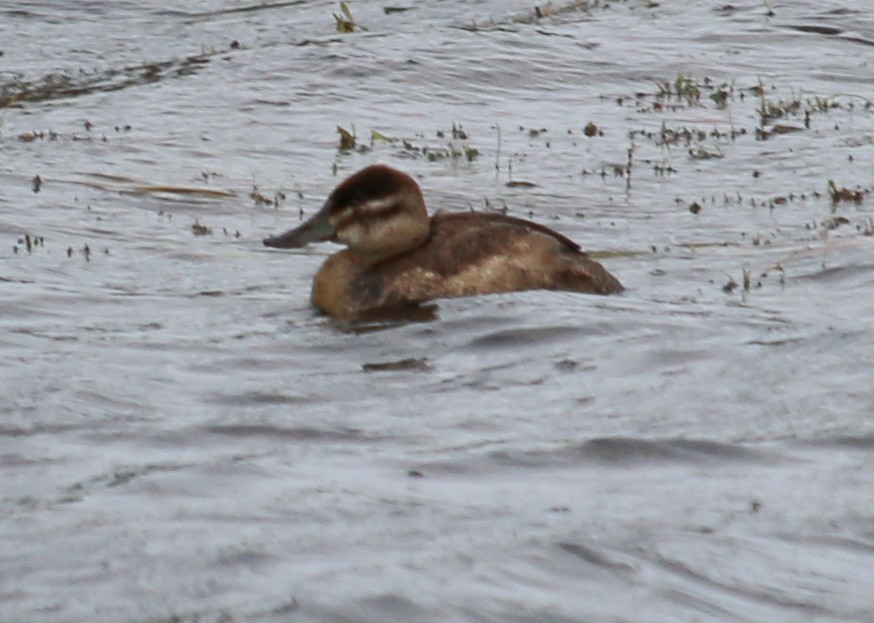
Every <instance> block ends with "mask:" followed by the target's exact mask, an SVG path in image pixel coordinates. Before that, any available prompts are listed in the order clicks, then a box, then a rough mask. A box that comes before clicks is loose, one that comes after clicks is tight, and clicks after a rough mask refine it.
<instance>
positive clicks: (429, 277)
mask: <svg viewBox="0 0 874 623" xmlns="http://www.w3.org/2000/svg"><path fill="white" fill-rule="evenodd" d="M351 288H352V290H354V292H350V293H351V294H352V295H353V298H355V299H357V300H362V301H367V305H368V306H373V307H385V306H394V305H399V304H403V303H417V302H422V301H427V300H431V299H435V298H451V297H457V296H471V295H476V294H493V293H497V292H512V291H518V290H534V289H549V290H572V291H578V292H588V293H597V294H608V293H612V292H619V291H621V290H622V286H621V285H620V284H619V282H618V281H617V280H616V279H615V278H614V277H613V276H612V275H610V274H609V273H608V272H607V271H606V270H605V269H604V268H603V267H602V266H601V265H600V264H599V263H598V262H595V261H594V260H592V259H590V258H588V257H587V256H586V254H585V253H583V252H582V251H581V250H580V247H579V245H578V244H576V243H575V242H573V241H572V240H570V239H569V238H567V237H565V236H562V235H561V234H559V233H558V232H555V231H553V230H551V229H549V228H548V227H544V226H543V225H538V224H537V223H532V222H531V221H526V220H524V219H519V218H514V217H511V216H504V215H501V214H489V213H481V212H457V213H438V214H436V215H435V216H433V217H432V219H431V237H430V238H429V239H428V241H427V242H426V243H425V244H424V245H423V246H422V247H420V248H419V249H416V250H414V251H412V252H410V253H408V254H406V255H403V256H401V257H397V258H392V259H390V260H387V261H385V262H382V263H380V264H377V265H375V266H373V267H371V268H370V269H368V270H366V271H364V272H363V273H361V274H360V275H359V276H358V277H357V278H356V279H355V280H354V282H353V284H352V285H351Z"/></svg>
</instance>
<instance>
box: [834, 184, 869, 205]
mask: <svg viewBox="0 0 874 623" xmlns="http://www.w3.org/2000/svg"><path fill="white" fill-rule="evenodd" d="M869 192H870V191H869V190H867V189H866V190H863V189H860V188H857V189H856V190H850V189H849V188H847V187H846V186H843V187H841V188H838V187H837V185H835V183H834V181H833V180H829V181H828V193H829V196H830V197H831V200H832V205H837V204H838V203H840V202H842V201H847V202H853V203H855V204H860V203H862V199H863V198H864V197H865V195H866V194H868V193H869Z"/></svg>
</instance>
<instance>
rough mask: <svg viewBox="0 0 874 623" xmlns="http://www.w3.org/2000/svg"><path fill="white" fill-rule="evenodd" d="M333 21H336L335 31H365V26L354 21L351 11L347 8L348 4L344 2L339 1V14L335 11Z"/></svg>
mask: <svg viewBox="0 0 874 623" xmlns="http://www.w3.org/2000/svg"><path fill="white" fill-rule="evenodd" d="M333 15H334V21H335V22H336V23H337V32H342V33H350V32H355V31H366V30H367V28H365V27H364V26H362V25H361V24H359V23H357V22H356V21H355V18H354V17H352V11H350V10H349V4H348V3H346V2H341V3H340V15H337V14H336V13H334V14H333Z"/></svg>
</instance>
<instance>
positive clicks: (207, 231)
mask: <svg viewBox="0 0 874 623" xmlns="http://www.w3.org/2000/svg"><path fill="white" fill-rule="evenodd" d="M191 233H193V234H194V235H195V236H211V235H212V229H211V228H209V227H207V226H206V225H204V224H203V223H201V222H200V221H199V220H198V219H194V223H193V224H192V225H191Z"/></svg>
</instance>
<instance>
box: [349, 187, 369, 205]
mask: <svg viewBox="0 0 874 623" xmlns="http://www.w3.org/2000/svg"><path fill="white" fill-rule="evenodd" d="M349 199H350V203H353V204H356V205H360V204H362V203H365V202H366V201H367V199H368V197H367V193H366V192H364V191H363V190H362V189H360V188H356V189H355V190H353V191H352V196H351V197H350V198H349Z"/></svg>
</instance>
